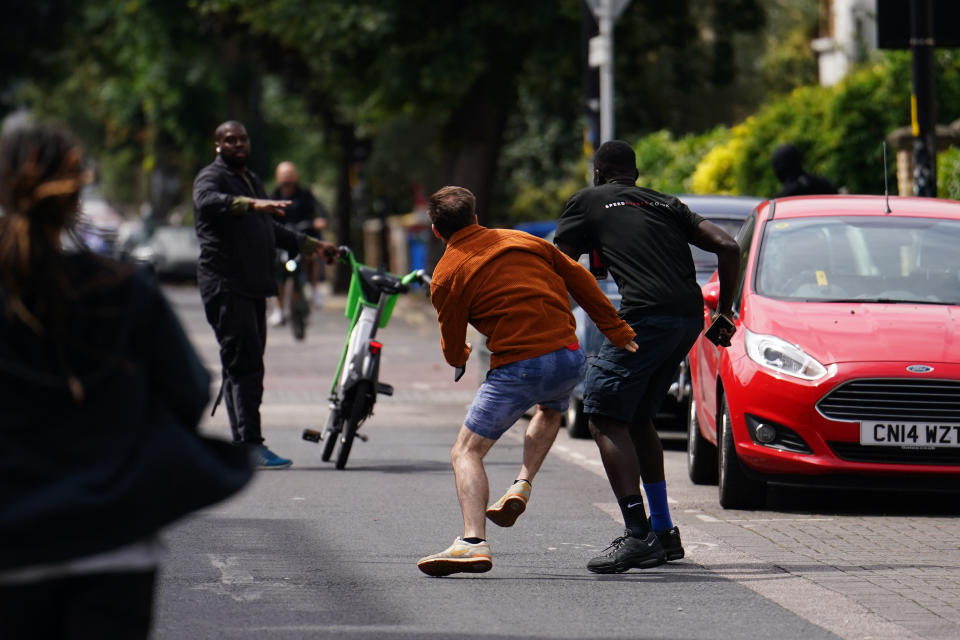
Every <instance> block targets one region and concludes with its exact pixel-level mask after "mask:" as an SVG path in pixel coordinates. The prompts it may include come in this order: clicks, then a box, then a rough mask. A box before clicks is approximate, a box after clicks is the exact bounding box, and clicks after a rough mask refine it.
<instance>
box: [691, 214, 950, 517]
mask: <svg viewBox="0 0 960 640" xmlns="http://www.w3.org/2000/svg"><path fill="white" fill-rule="evenodd" d="M737 241H738V243H739V244H740V247H741V250H742V255H743V256H745V259H744V261H743V264H742V265H741V275H740V283H739V289H738V291H739V293H738V295H737V297H736V301H735V306H734V313H735V325H736V327H737V332H736V334H735V335H734V338H733V340H732V344H731V346H730V347H728V348H725V349H723V348H717V347H716V346H714V345H713V344H712V343H710V342H709V341H707V340H705V339H704V338H703V337H701V338H700V339H699V340H698V341H697V343H696V345H695V346H694V348H693V349H692V350H691V352H690V374H691V379H692V391H693V394H692V403H691V409H690V412H689V415H690V421H689V423H688V434H689V443H688V471H689V475H690V478H691V479H692V480H693V481H694V482H695V483H698V484H707V483H711V482H716V483H717V484H718V486H719V500H720V504H721V505H722V506H723V507H725V508H754V507H760V506H762V505H763V504H764V501H765V496H766V491H765V490H766V487H767V486H768V485H771V484H782V485H814V486H816V485H819V486H828V487H846V486H856V487H859V486H864V487H871V488H875V489H906V488H923V489H933V490H960V340H958V336H960V251H958V250H957V247H960V202H953V201H947V200H938V199H934V198H890V199H889V208H887V202H886V201H885V199H884V198H883V197H881V196H809V197H801V198H785V199H781V200H773V201H769V202H765V203H763V204H762V205H760V207H758V209H757V210H756V211H755V212H754V213H752V214H751V215H750V217H749V218H748V219H747V220H746V221H745V222H744V224H743V227H742V228H741V230H740V233H739V235H738V237H737ZM703 292H704V301H705V309H704V322H705V323H706V322H708V321H709V318H710V313H711V311H712V310H713V309H715V308H716V306H717V297H718V283H717V282H716V281H715V278H714V279H712V280H711V281H710V282H708V283H707V284H705V285H704V286H703Z"/></svg>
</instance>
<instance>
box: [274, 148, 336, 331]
mask: <svg viewBox="0 0 960 640" xmlns="http://www.w3.org/2000/svg"><path fill="white" fill-rule="evenodd" d="M275 175H276V179H277V186H276V188H274V190H273V191H272V192H271V193H270V197H271V198H273V199H274V200H289V201H290V204H289V205H287V206H286V207H284V208H283V212H284V216H283V218H282V222H283V224H284V225H286V226H288V227H290V228H291V229H299V230H300V231H303V232H304V233H306V234H307V235H308V236H311V237H314V238H317V239H318V240H321V239H323V230H324V229H326V228H327V215H326V211H325V210H324V208H323V206H322V205H321V204H320V203H319V202H317V199H316V198H314V197H313V194H312V193H310V190H309V189H305V188H303V187H302V186H300V174H299V173H298V172H297V166H296V165H295V164H293V163H292V162H290V161H288V160H284V161H283V162H281V163H280V164H278V165H277V169H276V172H275ZM303 269H304V272H305V273H306V274H307V276H308V277H309V279H310V294H311V302H312V303H313V306H314V307H317V308H320V306H321V304H322V297H321V295H320V290H319V289H318V284H319V282H320V280H321V279H322V278H321V274H322V271H321V269H322V267H321V263H320V261H319V260H314V259H313V258H311V257H309V256H308V257H305V258H304V260H303ZM289 277H290V272H289V271H287V270H286V269H285V268H284V267H283V265H282V264H278V268H277V306H276V308H275V309H274V311H273V313H272V314H271V315H270V324H272V325H273V326H275V327H276V326H279V325H281V324H283V323H284V322H285V321H286V319H285V317H284V297H285V295H286V291H285V290H284V289H285V286H286V282H287V280H289ZM296 302H298V301H291V304H294V303H296Z"/></svg>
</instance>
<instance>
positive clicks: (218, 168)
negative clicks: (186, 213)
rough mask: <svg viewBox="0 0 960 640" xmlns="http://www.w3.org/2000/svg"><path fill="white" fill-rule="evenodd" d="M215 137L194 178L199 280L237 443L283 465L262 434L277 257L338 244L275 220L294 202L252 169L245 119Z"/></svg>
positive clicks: (330, 253)
mask: <svg viewBox="0 0 960 640" xmlns="http://www.w3.org/2000/svg"><path fill="white" fill-rule="evenodd" d="M214 143H215V147H216V151H217V157H216V159H215V160H214V161H213V162H212V163H210V164H209V165H207V166H206V167H204V168H203V169H201V170H200V173H198V174H197V177H196V179H195V180H194V183H193V205H194V209H195V211H196V227H197V237H198V238H199V240H200V261H199V264H198V267H197V284H198V286H199V288H200V297H201V298H202V299H203V307H204V311H205V313H206V316H207V321H208V322H209V323H210V325H211V326H212V327H213V330H214V333H215V334H216V336H217V342H219V344H220V362H221V365H222V366H223V385H222V388H221V394H222V397H223V401H224V404H225V405H226V407H227V416H228V418H229V420H230V430H231V432H232V433H233V440H234V443H236V444H238V445H246V446H249V447H250V448H251V451H252V453H253V456H254V460H255V462H256V464H257V466H258V467H260V468H265V469H283V468H286V467H289V466H290V465H291V461H290V460H288V459H286V458H281V457H280V456H278V455H276V454H275V453H273V452H272V451H270V449H268V448H267V447H266V446H265V445H264V444H263V436H262V435H261V432H260V402H261V400H262V398H263V374H264V367H263V352H264V348H265V347H266V342H267V329H266V299H267V298H268V297H270V296H275V295H276V294H277V281H276V277H275V272H274V256H275V252H276V249H277V247H280V248H282V249H285V250H286V251H288V252H289V253H291V254H294V253H298V252H300V253H303V254H305V255H318V256H319V255H321V254H322V255H324V256H325V257H326V259H327V260H332V259H333V257H334V256H335V255H336V247H335V246H334V245H332V244H330V243H328V242H322V241H320V240H316V239H314V238H310V237H308V236H306V235H304V234H302V233H299V232H296V231H294V230H292V229H290V228H287V227H285V226H283V225H282V224H279V223H277V222H276V221H275V220H274V218H273V216H282V215H283V209H282V208H283V207H284V206H286V205H288V204H290V203H289V201H284V200H269V199H267V194H266V191H264V188H263V183H262V182H261V181H260V178H259V177H257V175H256V174H255V173H253V172H252V171H250V170H249V169H247V167H246V163H247V158H248V157H249V155H250V139H249V138H248V136H247V130H246V128H245V127H244V126H243V125H242V124H241V123H239V122H237V121H235V120H229V121H227V122H224V123H223V124H221V125H220V126H219V127H217V130H216V132H215V134H214Z"/></svg>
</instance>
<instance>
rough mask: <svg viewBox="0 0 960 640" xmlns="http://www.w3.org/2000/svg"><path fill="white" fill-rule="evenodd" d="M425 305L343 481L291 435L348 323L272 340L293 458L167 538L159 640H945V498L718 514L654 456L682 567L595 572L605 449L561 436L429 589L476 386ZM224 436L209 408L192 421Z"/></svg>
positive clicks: (335, 304)
mask: <svg viewBox="0 0 960 640" xmlns="http://www.w3.org/2000/svg"><path fill="white" fill-rule="evenodd" d="M168 295H169V296H170V298H171V300H173V301H174V303H175V305H176V308H177V310H178V312H179V313H180V315H181V318H182V319H183V321H184V323H185V326H186V327H187V329H188V333H189V334H190V336H191V339H192V340H193V342H194V344H195V345H196V346H197V347H198V349H199V350H200V351H201V353H202V355H203V356H204V359H205V360H206V362H207V363H208V366H209V367H210V369H211V370H212V371H218V370H219V367H218V365H217V360H216V357H217V355H216V354H217V348H216V343H215V341H214V339H213V334H212V331H211V330H210V329H209V327H208V326H207V325H206V323H205V321H204V319H203V316H202V310H201V308H200V304H199V299H198V297H197V294H196V290H194V289H191V288H175V289H168ZM430 312H431V309H430V307H429V306H428V305H425V304H424V303H423V302H422V300H420V299H419V298H413V297H410V298H407V299H404V300H402V301H401V304H400V305H398V311H397V313H396V314H395V318H394V319H393V320H392V321H391V324H390V326H388V327H387V328H386V329H384V330H382V332H381V334H380V339H381V341H382V342H383V343H384V359H383V365H382V366H383V369H382V379H383V380H384V381H385V382H389V383H391V384H393V385H394V386H395V387H396V394H395V395H394V396H393V397H381V400H380V401H379V402H378V405H377V408H376V413H375V415H374V416H373V417H372V418H371V419H370V420H369V421H368V423H367V424H365V425H364V426H363V428H362V431H363V432H364V433H366V434H367V435H368V436H369V438H370V439H369V442H366V443H364V442H356V443H355V444H354V450H353V453H352V454H351V458H350V461H349V463H348V465H347V468H346V469H345V470H343V471H336V470H335V469H334V468H333V466H332V464H330V463H323V462H321V461H320V447H319V446H317V445H314V444H312V443H308V442H305V441H303V440H301V439H300V432H301V430H302V429H303V428H304V427H313V428H318V427H319V426H320V425H322V424H323V422H324V420H325V418H326V406H325V405H326V403H325V399H326V396H327V392H328V389H329V386H330V381H331V378H332V375H333V371H334V368H335V365H336V358H337V357H338V355H339V350H340V347H341V346H342V343H343V339H344V333H345V331H346V326H347V325H346V323H347V321H346V319H345V318H344V317H343V315H342V299H337V298H334V299H332V300H330V301H329V304H328V306H327V307H325V309H324V310H322V311H320V312H318V313H315V314H314V315H313V317H312V322H311V326H310V327H309V329H308V337H307V340H306V342H304V343H295V342H294V341H293V340H292V338H291V337H290V332H289V331H288V330H287V329H286V328H279V329H274V330H272V331H271V334H270V337H269V341H268V347H267V349H268V353H267V379H266V383H265V387H266V389H265V397H264V405H263V417H264V433H265V436H266V437H267V441H268V444H269V445H270V446H271V447H272V448H273V449H274V450H275V451H277V452H278V453H280V454H281V455H284V456H288V457H291V458H293V459H294V466H293V468H292V469H290V470H286V471H264V472H259V473H258V474H257V476H256V477H255V480H254V482H253V483H252V484H251V486H250V487H249V488H248V489H246V490H245V491H244V492H243V493H242V494H241V495H239V496H238V497H236V498H235V499H232V500H230V501H228V502H226V503H223V504H221V505H217V506H216V507H214V508H211V509H208V510H206V511H204V512H201V513H198V514H195V515H193V516H191V517H189V518H187V519H185V520H183V521H181V522H180V523H178V524H176V525H174V526H173V527H171V528H169V529H168V530H167V531H166V532H165V534H164V539H165V541H166V543H167V545H168V548H169V554H168V558H167V560H166V562H165V564H164V568H163V571H162V577H161V583H160V589H159V594H158V602H157V610H156V621H155V633H154V637H156V638H163V639H167V638H169V639H177V640H180V639H184V638H190V639H193V638H247V637H266V638H334V637H336V638H351V639H352V638H387V639H393V638H397V639H399V638H403V639H413V638H426V639H433V638H657V639H680V638H683V639H700V638H702V639H714V638H744V639H748V638H785V639H792V638H797V639H801V638H802V639H808V638H814V639H815V638H836V637H841V638H850V639H853V638H863V639H866V638H890V639H893V638H956V637H958V633H957V631H956V630H957V628H958V625H960V604H958V596H960V571H958V569H960V548H958V543H957V540H958V539H960V524H958V522H957V519H956V517H955V516H956V513H957V512H958V511H960V509H958V508H957V505H956V503H955V501H951V502H946V503H945V502H944V501H943V500H942V499H941V498H939V497H930V498H923V499H920V500H916V499H913V498H910V499H900V498H899V497H898V498H895V499H891V498H890V497H889V496H883V497H880V498H877V497H871V498H866V497H864V496H860V495H857V496H836V495H824V494H822V493H817V494H812V493H803V492H793V493H788V492H783V493H779V494H775V495H773V496H771V497H772V503H773V506H772V508H770V509H768V510H765V511H762V512H736V511H724V510H723V509H721V508H720V507H719V506H718V505H717V500H716V488H715V487H697V486H694V485H692V484H691V483H690V482H689V480H687V479H686V471H685V466H684V465H685V452H684V451H683V450H682V449H678V448H675V449H673V450H670V451H668V452H667V455H666V458H667V470H668V485H669V487H670V494H671V499H672V502H673V516H674V520H675V521H677V523H678V524H679V526H680V528H681V533H682V534H683V539H684V542H685V546H686V549H687V553H688V557H687V558H686V559H684V560H682V561H679V562H675V563H670V564H668V565H665V566H662V567H658V568H655V569H652V570H644V571H638V570H633V571H630V572H628V573H625V574H621V575H613V576H599V575H594V574H591V573H589V572H588V571H586V569H585V563H586V562H587V560H588V559H589V558H590V557H592V556H593V555H595V554H596V553H597V552H599V551H600V550H601V549H602V548H603V547H604V546H606V544H607V543H608V542H609V541H610V540H611V539H612V538H613V537H615V536H617V535H619V533H620V530H621V524H620V519H619V515H618V513H617V508H616V503H615V500H614V498H613V496H612V493H611V492H610V489H609V487H608V485H607V483H606V480H605V479H604V477H603V474H602V470H601V468H600V464H599V460H598V458H597V456H596V447H595V446H594V445H593V443H592V442H591V441H588V440H573V439H570V438H568V437H567V436H566V434H565V433H561V435H560V437H559V438H558V440H557V443H556V445H555V447H554V450H553V451H552V452H551V455H550V456H549V457H548V459H547V462H546V463H545V465H544V467H543V469H542V471H541V473H540V474H539V475H538V476H537V478H536V480H535V482H534V489H533V494H532V497H531V501H530V504H529V507H528V509H527V511H526V512H525V513H524V514H523V515H522V516H521V518H520V520H519V521H518V522H517V524H516V525H515V526H514V527H512V528H510V529H500V528H498V527H496V526H495V525H493V524H490V525H489V528H488V531H487V537H488V539H489V540H490V543H491V547H492V552H493V562H494V567H493V570H492V571H490V572H489V573H486V574H479V575H470V574H463V575H454V576H451V577H448V578H430V577H427V576H425V575H423V574H422V573H420V571H419V570H418V569H417V568H416V560H417V559H418V558H419V557H421V556H423V555H427V554H429V553H434V552H436V551H440V550H442V549H443V548H445V547H446V546H447V545H449V544H450V542H451V541H452V540H453V539H454V537H456V536H457V535H460V534H461V533H462V529H461V527H462V522H461V519H460V514H459V506H458V504H457V500H456V493H455V491H454V485H453V474H452V471H451V470H450V466H449V459H448V454H449V448H450V445H451V444H452V442H453V439H454V436H455V434H456V430H457V428H458V426H459V424H460V422H461V420H462V417H463V414H464V411H465V408H466V405H467V404H468V403H469V401H470V399H471V397H472V394H473V391H474V389H475V388H476V385H477V384H478V382H479V380H478V379H477V376H476V375H473V376H471V369H469V368H468V373H467V375H466V376H465V377H464V379H463V380H461V382H460V383H457V384H454V383H453V380H452V370H451V369H450V368H449V367H447V366H446V365H445V364H444V363H443V361H442V358H441V355H440V350H439V338H438V334H437V331H436V327H435V324H434V321H433V318H432V316H431V313H430ZM524 426H525V424H524V421H521V422H519V423H518V424H517V425H516V426H515V427H514V428H513V429H512V430H511V431H510V432H508V434H507V435H506V436H505V437H504V438H503V440H502V441H501V442H499V443H498V444H497V445H496V446H495V447H494V448H493V450H492V451H491V453H490V454H489V455H488V458H487V471H488V474H489V476H490V484H491V493H492V494H493V496H492V497H493V498H494V499H495V497H496V496H497V495H499V492H500V491H502V490H503V489H505V488H506V487H507V486H508V485H509V484H510V482H511V481H512V480H513V478H514V474H515V472H516V469H517V468H518V466H519V460H520V437H521V435H522V431H523V428H524ZM203 428H204V430H205V431H208V432H210V433H213V434H216V435H220V436H223V437H227V434H228V429H227V427H226V422H225V416H224V413H223V411H222V410H220V411H218V412H217V415H216V416H214V417H213V418H210V419H207V420H206V422H205V423H204V425H203Z"/></svg>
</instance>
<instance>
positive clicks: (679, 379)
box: [547, 195, 763, 438]
mask: <svg viewBox="0 0 960 640" xmlns="http://www.w3.org/2000/svg"><path fill="white" fill-rule="evenodd" d="M678 197H679V198H680V199H681V200H682V201H683V202H684V203H685V204H686V205H687V206H688V207H690V209H691V210H693V211H695V212H697V213H699V214H700V215H702V216H703V217H705V218H707V219H708V220H710V222H713V223H714V224H716V225H719V226H720V227H721V228H722V229H723V230H724V231H726V232H728V233H729V234H730V235H736V233H737V231H738V230H739V229H740V225H741V223H742V222H743V220H744V218H746V217H747V215H749V214H750V212H751V211H753V210H754V208H755V207H756V206H757V205H758V204H760V203H761V202H763V199H762V198H751V197H746V196H701V195H682V196H678ZM547 239H548V240H550V241H551V242H552V241H553V235H552V234H551V235H549V236H548V238H547ZM690 251H691V254H692V256H693V263H694V266H695V267H696V270H697V281H698V282H700V283H701V284H703V283H705V282H707V280H708V279H709V278H710V276H711V275H712V274H713V272H714V271H716V269H717V256H716V255H715V254H713V253H710V252H708V251H703V250H702V249H699V248H697V247H694V246H693V245H690ZM586 259H587V258H586V256H583V257H581V261H583V262H584V263H585V261H586ZM584 266H586V264H585V265H584ZM598 284H599V285H600V288H601V289H603V291H604V293H606V294H607V297H608V298H609V299H610V301H611V302H612V303H613V304H614V306H616V307H618V308H619V306H620V293H619V291H618V289H617V283H616V282H614V280H613V278H607V279H605V280H600V281H598ZM573 315H574V317H575V318H576V320H577V337H578V338H579V340H580V346H581V348H583V349H584V352H585V353H586V355H587V356H588V357H590V356H595V355H596V354H597V353H598V352H599V351H600V346H601V345H602V344H603V341H604V337H603V334H602V333H600V331H599V329H597V327H596V325H594V324H593V321H592V320H590V317H589V316H587V314H586V313H585V312H584V310H583V309H582V308H580V307H579V306H575V307H574V309H573ZM688 368H689V366H688V363H687V361H684V362H682V363H681V364H680V367H679V368H678V369H677V375H676V377H675V378H674V381H673V383H672V384H671V385H670V392H669V393H668V395H667V398H666V400H664V404H663V406H662V407H661V408H660V412H659V414H658V415H657V418H656V420H655V421H654V422H655V424H656V426H657V431H658V432H659V433H660V434H661V435H663V436H665V437H670V438H686V437H687V427H686V424H687V414H688V413H689V408H688V407H689V398H690V378H689V375H688ZM565 423H566V427H567V431H568V432H569V433H570V435H571V436H573V437H576V438H587V437H589V436H590V432H589V429H588V428H587V419H586V416H585V415H584V413H583V382H581V383H580V384H579V385H577V387H576V388H575V389H574V390H573V394H572V395H571V397H570V406H569V409H568V410H567V416H566V420H565Z"/></svg>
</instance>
